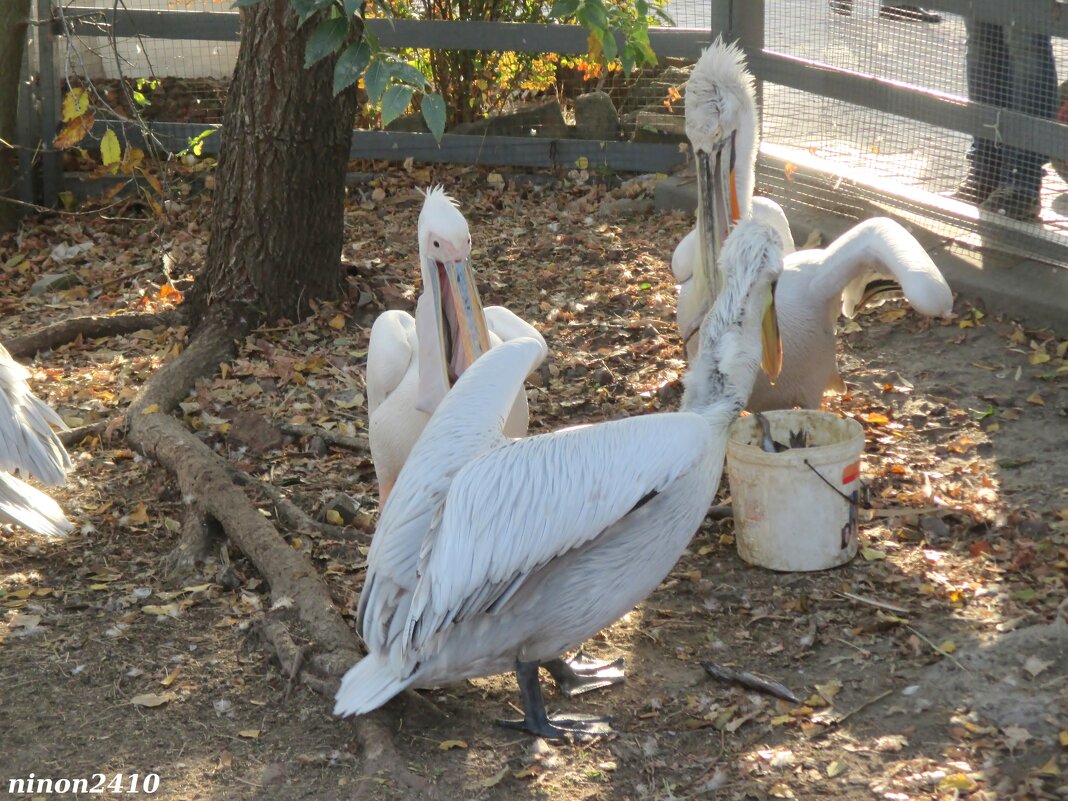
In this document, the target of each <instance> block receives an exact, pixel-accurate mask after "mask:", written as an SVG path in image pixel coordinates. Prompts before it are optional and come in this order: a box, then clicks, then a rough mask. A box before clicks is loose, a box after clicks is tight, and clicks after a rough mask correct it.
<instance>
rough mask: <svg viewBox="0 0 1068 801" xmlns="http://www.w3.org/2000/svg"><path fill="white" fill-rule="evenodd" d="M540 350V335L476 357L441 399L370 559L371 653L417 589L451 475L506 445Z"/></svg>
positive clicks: (366, 633)
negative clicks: (509, 421)
mask: <svg viewBox="0 0 1068 801" xmlns="http://www.w3.org/2000/svg"><path fill="white" fill-rule="evenodd" d="M544 348H545V343H544V341H543V340H541V338H540V337H539V338H538V339H536V340H535V339H531V338H528V337H520V338H518V339H513V340H511V341H509V342H504V343H502V344H500V345H497V346H496V347H494V348H492V349H490V351H489V352H488V353H484V354H483V355H482V356H480V357H479V358H478V359H477V360H476V361H475V363H474V364H472V365H471V366H470V367H468V368H467V370H465V371H464V374H463V375H462V376H460V378H459V379H458V380H457V382H456V385H455V386H454V387H453V388H452V389H451V390H450V391H449V393H448V394H447V395H446V396H445V398H444V399H443V400H442V402H441V405H440V406H439V407H438V408H437V410H436V411H435V412H434V415H433V416H432V417H431V418H430V422H429V423H427V426H426V428H425V429H424V430H423V433H422V434H421V435H420V437H419V440H418V441H417V442H416V443H415V447H414V448H412V452H411V454H410V455H409V456H408V460H407V461H406V462H405V463H404V467H403V468H401V471H400V475H399V476H398V477H397V483H396V484H395V485H394V487H393V493H392V494H391V495H390V498H389V503H387V504H386V506H385V508H384V509H383V510H382V516H381V518H379V521H378V528H377V530H376V531H375V536H374V539H373V540H372V541H371V550H370V553H369V554H368V556H367V562H368V573H367V579H366V581H365V584H364V590H363V593H362V594H361V596H360V605H359V609H358V611H357V615H356V619H357V628H358V630H359V632H360V634H361V636H362V637H363V638H364V640H365V642H367V644H368V646H369V647H372V649H373V648H376V647H379V648H381V647H385V646H386V644H387V643H389V642H391V641H392V640H393V639H395V637H396V635H397V633H398V631H397V630H396V628H395V626H396V625H397V623H399V622H402V621H403V620H404V615H405V611H406V608H407V606H406V605H407V603H408V601H409V600H410V595H409V593H410V591H411V589H412V588H413V587H414V586H415V581H416V568H417V566H418V563H419V549H420V544H421V543H422V541H423V538H424V537H425V536H426V533H427V531H428V530H430V528H431V527H432V525H433V523H434V521H435V520H436V519H437V518H438V517H439V516H440V510H441V508H442V505H443V503H444V501H445V497H446V495H447V493H448V491H449V487H450V486H451V484H452V482H453V480H454V478H455V476H456V475H457V473H458V472H459V471H460V470H461V468H463V466H464V465H465V464H467V463H468V462H470V461H471V460H473V459H475V458H476V457H478V456H479V455H481V454H483V453H486V452H487V451H489V450H492V449H493V448H496V447H499V446H501V445H503V444H505V443H506V442H509V441H510V440H508V439H507V438H505V437H504V435H503V434H502V433H501V432H502V430H503V427H504V421H505V419H506V418H507V416H508V412H509V411H510V409H511V407H512V404H513V403H514V402H515V396H516V393H517V392H520V391H521V390H522V387H523V381H524V380H525V379H526V377H527V375H528V374H529V373H530V371H531V370H533V369H534V367H535V366H536V365H537V364H538V362H540V361H541V359H542V357H543V352H544ZM402 607H403V608H402ZM398 615H399V616H400V617H399V618H397V616H398Z"/></svg>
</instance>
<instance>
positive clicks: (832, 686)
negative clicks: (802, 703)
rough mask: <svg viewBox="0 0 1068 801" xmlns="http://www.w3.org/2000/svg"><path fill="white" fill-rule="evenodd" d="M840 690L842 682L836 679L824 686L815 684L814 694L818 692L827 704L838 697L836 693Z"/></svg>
mask: <svg viewBox="0 0 1068 801" xmlns="http://www.w3.org/2000/svg"><path fill="white" fill-rule="evenodd" d="M841 689H842V682H841V681H839V680H838V679H831V680H830V681H828V682H827V683H826V684H817V685H816V692H818V693H819V694H820V695H821V696H823V699H824V700H825V701H826V702H827V703H828V704H829V703H831V702H832V701H833V700H834V697H835V696H836V695H838V691H839V690H841Z"/></svg>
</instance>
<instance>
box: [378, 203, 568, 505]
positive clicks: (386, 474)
mask: <svg viewBox="0 0 1068 801" xmlns="http://www.w3.org/2000/svg"><path fill="white" fill-rule="evenodd" d="M470 259H471V234H470V231H469V230H468V227H467V220H465V219H464V216H463V214H461V213H460V210H459V209H458V208H457V207H456V201H454V200H453V199H452V198H451V197H449V196H448V195H446V194H445V190H444V189H442V188H441V187H440V186H439V187H433V188H431V189H430V190H428V191H427V192H426V199H425V200H424V201H423V208H422V211H421V212H420V213H419V268H420V270H421V272H422V277H423V293H422V294H421V295H420V296H419V302H418V304H417V305H416V311H415V317H414V318H413V317H412V316H411V315H410V314H408V313H407V312H403V311H397V310H393V311H387V312H384V313H382V314H381V315H379V317H378V319H376V320H375V323H374V325H373V326H372V327H371V340H370V344H369V346H368V349H367V410H368V418H369V424H368V429H369V430H368V436H369V439H370V445H371V458H372V460H373V461H374V463H375V472H376V474H377V476H378V487H379V500H380V504H381V505H385V502H386V498H388V497H389V494H390V491H391V490H392V488H393V483H394V482H395V481H396V480H397V474H398V473H400V469H401V466H402V465H403V464H404V460H405V459H407V458H408V454H409V453H410V452H411V450H412V446H413V445H414V444H415V441H416V440H417V439H419V434H420V433H421V432H422V431H423V428H425V427H426V424H427V420H429V419H430V415H431V414H432V413H433V412H434V409H435V408H437V405H438V404H439V403H440V402H441V399H442V398H443V397H445V393H446V392H448V390H449V387H450V386H451V385H452V384H453V383H454V382H455V381H456V379H457V377H459V376H460V374H461V373H463V371H464V370H465V369H467V367H468V366H469V365H470V364H471V363H472V362H473V361H474V360H475V359H477V358H478V357H479V356H480V355H481V354H483V353H485V352H486V351H488V350H489V349H490V348H491V347H493V346H495V345H499V344H500V343H501V342H507V341H508V340H510V339H515V338H517V337H531V338H533V339H535V340H537V341H538V342H540V343H541V351H542V358H543V359H544V357H545V356H546V355H547V354H548V349H547V348H546V346H545V341H544V340H543V339H542V337H541V334H539V333H538V332H537V331H536V330H535V329H534V328H533V326H531V325H529V324H528V323H526V322H525V321H523V320H521V319H520V318H519V317H517V316H516V315H514V314H513V313H512V312H510V311H509V310H508V309H506V308H504V307H503V306H490V307H489V308H486V309H483V308H482V302H481V301H480V300H479V296H478V288H477V287H476V286H475V278H474V274H473V272H472V270H471V264H470ZM540 361H541V360H539V362H540ZM535 366H536V365H535ZM527 416H528V412H527V396H526V393H525V392H524V391H523V388H522V387H519V389H518V391H517V393H516V397H515V403H514V404H512V408H511V410H510V412H509V415H508V421H507V424H506V426H505V433H506V434H507V435H508V436H512V437H521V436H523V435H524V434H526V432H527Z"/></svg>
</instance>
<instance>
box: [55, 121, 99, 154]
mask: <svg viewBox="0 0 1068 801" xmlns="http://www.w3.org/2000/svg"><path fill="white" fill-rule="evenodd" d="M92 127H93V112H91V111H90V112H89V113H88V114H83V115H82V116H80V117H75V118H74V119H73V120H71V121H70V122H69V123H67V124H66V125H64V126H63V128H62V130H60V132H59V133H58V134H56V139H55V141H54V142H53V143H52V146H53V147H55V148H56V149H57V150H64V149H65V148H68V147H74V145H76V144H78V143H79V142H80V141H82V140H83V139H84V138H85V135H86V134H87V133H89V131H90V130H91V129H92Z"/></svg>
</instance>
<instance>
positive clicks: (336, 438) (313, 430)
mask: <svg viewBox="0 0 1068 801" xmlns="http://www.w3.org/2000/svg"><path fill="white" fill-rule="evenodd" d="M278 428H279V430H280V431H281V432H282V433H283V434H289V435H290V436H294V437H321V438H322V440H323V442H325V443H327V444H328V445H337V446H338V447H339V448H348V449H349V450H353V451H364V452H366V451H368V450H370V446H369V445H368V444H367V437H365V436H364V437H348V436H345V435H344V434H339V433H338V432H336V431H330V430H329V429H326V428H319V427H318V426H307V425H293V424H292V423H279V424H278Z"/></svg>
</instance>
